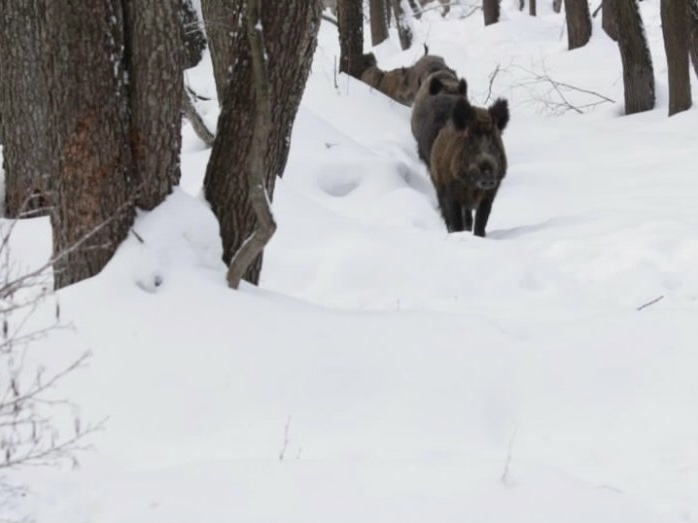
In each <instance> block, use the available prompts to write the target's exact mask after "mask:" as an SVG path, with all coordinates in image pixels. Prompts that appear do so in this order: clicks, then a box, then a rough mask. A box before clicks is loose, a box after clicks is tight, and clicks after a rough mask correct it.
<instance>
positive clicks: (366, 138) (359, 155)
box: [2, 0, 698, 523]
mask: <svg viewBox="0 0 698 523" xmlns="http://www.w3.org/2000/svg"><path fill="white" fill-rule="evenodd" d="M516 3H518V2H514V1H513V0H505V1H504V2H503V14H502V19H503V20H502V21H501V22H500V23H499V24H496V25H493V26H489V27H487V28H485V27H484V26H483V23H482V15H481V13H480V12H476V13H475V14H474V15H473V16H470V17H467V18H464V19H461V18H460V17H459V14H462V13H465V12H468V11H469V10H468V9H465V8H462V9H460V8H454V9H453V11H452V13H451V15H450V16H449V17H448V18H447V19H446V20H442V19H441V17H440V16H439V15H438V13H437V12H436V11H430V12H429V13H427V15H426V16H425V17H424V18H423V19H422V20H419V21H415V30H416V41H415V45H414V47H413V48H412V49H410V50H408V51H405V52H401V51H400V50H399V46H398V40H397V35H395V34H393V35H392V37H391V40H389V41H388V42H386V43H385V44H383V45H382V46H381V47H380V48H378V49H375V50H374V52H375V53H376V55H377V56H378V58H379V62H380V65H381V66H383V67H384V68H387V69H389V68H392V67H396V66H399V65H409V64H411V63H412V62H413V61H414V60H415V59H416V58H417V57H418V56H419V55H420V54H421V52H422V47H421V44H422V43H423V42H426V43H428V45H429V47H430V50H431V52H432V53H435V54H441V55H443V56H444V58H445V59H446V61H447V63H448V64H449V65H450V66H451V67H453V68H454V69H456V70H457V71H458V72H459V73H460V74H461V75H463V76H464V77H466V78H467V80H468V84H469V93H470V96H471V98H472V100H474V101H475V102H477V103H484V102H485V101H486V100H488V93H489V99H490V100H491V98H492V97H497V96H504V97H507V98H508V99H509V101H510V104H511V122H510V124H509V127H508V128H507V130H506V131H505V145H506V148H507V153H508V157H509V165H510V167H509V172H508V175H507V178H506V179H505V181H504V183H503V186H502V189H501V190H500V192H499V195H498V197H497V200H496V202H495V204H494V208H493V212H492V216H491V219H490V223H489V226H488V233H489V234H488V237H487V238H486V239H482V238H476V237H474V236H472V235H471V234H469V233H458V234H450V235H449V234H447V233H446V230H445V227H444V225H443V223H442V221H441V218H440V215H439V213H438V210H437V209H436V199H435V194H434V191H433V189H432V187H431V184H430V181H429V178H428V174H427V172H426V169H425V168H424V167H423V166H422V165H421V164H420V162H419V161H418V159H417V155H416V147H415V144H414V141H413V138H412V135H411V133H410V127H409V109H408V108H405V107H403V106H401V105H398V104H397V103H395V102H393V101H391V100H389V99H388V98H386V97H384V96H383V95H382V94H380V93H378V92H377V91H373V90H371V89H370V88H368V87H367V86H366V85H364V84H362V83H360V82H357V81H354V80H352V79H350V78H348V77H346V76H343V75H340V76H339V77H338V78H337V80H338V87H335V85H334V77H335V75H334V71H333V67H334V63H335V59H336V57H337V55H338V42H337V34H336V30H335V28H334V26H332V25H330V24H327V23H323V26H322V28H321V33H320V40H319V46H318V50H317V53H316V56H315V61H314V64H313V71H312V74H311V77H310V80H309V82H308V86H307V89H306V93H305V96H304V99H303V102H302V105H301V109H300V111H299V114H298V118H297V120H296V126H295V130H294V134H293V139H292V148H291V154H290V158H289V162H288V166H287V169H286V172H285V174H284V177H283V179H282V180H280V181H279V183H278V185H277V189H276V193H275V198H274V212H275V215H276V218H277V221H278V224H279V228H278V232H277V234H276V236H275V237H274V239H273V241H272V243H271V244H270V245H269V247H268V249H267V251H266V253H265V265H264V271H263V275H262V282H261V286H260V288H255V287H251V286H249V285H247V286H244V287H243V289H242V290H241V291H240V292H233V291H231V290H229V289H228V288H227V287H226V284H225V277H224V276H225V267H224V266H223V264H222V262H221V261H220V253H221V247H220V241H219V238H218V230H217V224H216V221H215V218H214V217H213V215H212V214H211V212H210V211H209V209H208V207H207V206H206V204H205V202H204V200H203V198H202V196H201V193H200V190H201V181H202V178H203V174H204V170H205V165H206V161H207V158H208V151H207V150H205V149H204V148H203V146H202V144H201V143H200V142H199V141H198V140H197V139H196V137H195V136H194V134H193V132H192V131H191V129H190V127H189V126H188V124H186V123H185V125H184V129H183V132H184V144H183V155H182V166H183V180H182V183H181V187H180V188H178V189H177V190H176V191H175V192H174V194H173V195H172V196H171V197H170V198H169V199H168V200H167V201H166V202H165V203H164V204H163V205H161V206H160V207H158V208H157V209H156V210H154V211H153V212H150V213H142V214H141V215H139V217H138V219H137V221H136V224H135V226H134V229H135V230H136V231H137V232H138V234H139V235H140V236H141V237H143V239H144V240H145V243H140V242H139V241H137V240H136V239H135V237H131V238H129V239H128V240H127V241H126V242H125V243H124V244H123V245H122V246H121V247H120V249H119V251H118V252H117V254H116V256H115V257H114V259H113V260H112V261H111V263H110V264H109V265H108V266H107V267H106V268H105V270H104V271H103V272H102V273H101V274H100V275H99V276H97V277H95V278H93V279H91V280H89V281H85V282H83V283H80V284H78V285H74V286H72V287H70V288H67V289H65V290H63V291H61V292H60V293H59V296H58V299H59V300H60V304H61V310H62V314H63V317H64V318H66V319H68V320H70V321H71V322H72V323H73V325H74V327H75V328H74V330H72V331H59V332H56V333H54V334H53V335H52V336H51V337H50V338H49V340H47V341H46V342H43V343H44V344H43V345H39V346H37V347H36V348H35V349H33V350H36V351H38V352H39V353H41V351H44V352H51V354H52V356H51V358H53V355H57V356H56V359H63V360H65V359H66V358H68V359H69V357H70V356H68V355H73V354H79V353H81V352H82V351H83V350H85V349H90V350H91V351H92V357H91V359H90V361H89V365H88V366H87V367H86V368H84V369H81V370H79V371H77V372H74V373H72V375H71V376H70V377H69V378H66V379H65V380H64V382H63V383H62V387H61V389H60V393H61V394H63V395H64V396H65V397H68V398H70V399H72V400H73V401H74V402H75V403H76V404H78V405H79V406H80V416H81V419H83V420H86V421H90V420H92V421H98V420H100V419H103V418H105V417H108V419H107V420H106V422H105V426H104V429H103V430H101V431H100V432H98V433H97V434H95V435H93V436H92V437H91V438H90V441H91V443H92V444H93V449H92V450H91V451H86V452H83V453H81V454H80V455H79V458H80V464H81V466H80V467H79V468H78V469H76V470H72V469H65V468H63V469H57V470H56V469H31V470H25V471H22V472H21V473H19V474H13V478H12V479H14V480H15V481H19V482H21V481H24V482H26V483H27V484H28V485H29V486H30V488H31V493H30V495H28V496H26V497H24V498H21V499H18V500H15V502H14V503H12V504H11V505H8V506H6V507H5V513H4V514H2V515H3V516H6V517H9V518H18V517H20V516H25V515H28V516H29V517H30V518H31V519H34V520H36V521H38V522H62V521H71V522H96V521H99V522H125V521H129V522H145V521H167V522H179V521H182V522H193V521H206V522H214V521H216V522H218V521H221V522H222V521H228V522H265V523H266V522H279V523H283V522H292V521H293V522H298V521H307V522H318V523H329V522H360V521H375V522H385V523H391V522H400V523H407V522H413V521H414V522H424V521H432V522H434V523H446V522H463V521H468V522H470V521H472V522H478V523H485V522H490V523H519V522H520V523H559V522H566V523H572V522H579V523H590V522H594V523H623V522H628V523H631V522H632V523H644V522H648V523H649V522H651V523H660V522H661V523H667V522H698V379H697V378H696V375H697V373H698V370H697V369H698V205H696V204H695V196H694V195H698V177H697V176H696V168H695V160H696V158H698V141H696V135H697V134H696V133H697V131H698V112H697V111H696V110H695V109H693V110H690V111H687V112H685V113H682V114H679V115H677V116H674V117H672V118H667V116H666V114H667V100H666V94H665V93H666V92H667V89H666V59H665V57H664V51H663V44H662V36H661V30H660V23H659V1H658V0H646V1H644V2H642V3H641V6H642V9H643V16H644V18H645V23H646V26H647V33H648V37H649V39H650V44H651V46H652V52H653V56H654V67H655V74H656V79H657V93H658V102H657V108H656V109H655V110H654V111H651V112H648V113H644V114H640V115H635V116H629V117H621V116H620V114H621V113H622V99H623V87H622V78H621V77H622V74H621V68H620V56H619V53H618V50H617V48H616V44H615V43H614V42H612V41H611V40H609V39H608V38H607V37H606V35H605V34H604V33H603V32H602V30H601V27H600V20H598V19H595V20H594V35H593V37H592V40H591V42H590V44H589V45H587V46H586V47H584V48H582V49H579V50H576V51H572V52H570V51H567V49H566V47H567V46H566V34H565V33H564V15H563V14H554V13H552V12H551V11H549V7H548V6H547V5H540V6H539V10H540V11H541V13H540V16H538V17H535V18H532V17H529V16H527V15H526V14H524V13H520V12H518V11H517V10H516V5H515V4H516ZM594 7H596V6H595V5H592V8H594ZM367 35H368V32H367ZM498 66H499V72H498V73H497V74H496V75H494V78H493V80H492V81H490V79H491V77H492V74H493V71H495V70H496V69H497V67H498ZM541 75H542V76H546V75H547V76H548V77H549V78H551V79H553V80H554V81H556V82H558V83H565V84H569V85H573V86H575V87H577V88H579V89H584V90H587V91H592V92H594V93H598V94H599V95H603V96H604V97H607V98H610V99H613V100H615V103H613V102H607V103H603V104H600V105H597V106H595V107H594V108H589V111H588V112H585V114H577V113H576V112H575V111H574V110H568V111H564V110H563V107H562V105H561V104H562V103H567V102H568V103H569V104H570V105H573V106H576V107H582V106H585V105H587V104H595V103H596V102H598V101H599V100H600V98H599V97H598V96H597V95H595V94H590V93H585V92H582V91H579V90H576V91H570V90H565V88H564V86H563V87H561V89H562V93H563V95H564V96H565V99H566V100H567V102H564V100H563V99H562V98H560V97H559V95H558V94H557V93H556V91H554V90H551V84H550V83H549V82H546V81H541V80H540V79H539V78H538V79H537V77H539V76H541ZM187 76H188V81H189V82H190V84H191V85H192V86H193V87H194V88H195V89H196V90H197V91H199V92H201V93H202V94H207V95H215V88H214V85H213V79H212V75H211V69H210V62H209V61H208V60H205V61H204V63H202V64H201V65H200V66H199V67H198V68H197V69H195V70H192V71H189V72H188V74H187ZM694 80H695V77H694ZM694 98H696V99H698V90H694ZM200 110H201V111H202V112H204V113H205V114H204V116H205V118H206V119H207V121H208V122H209V123H210V124H211V126H215V119H216V116H217V109H216V104H215V101H213V102H210V103H208V104H206V105H204V104H202V105H201V106H200ZM49 248H50V229H49V225H48V221H47V220H46V219H39V220H32V221H29V222H23V223H21V224H20V225H19V226H18V228H17V231H16V234H15V237H14V238H13V251H12V252H13V253H14V254H15V256H17V257H19V258H20V259H23V260H26V261H27V262H31V261H37V262H38V261H41V260H43V259H45V257H46V256H47V254H48V252H49ZM156 279H158V280H161V281H162V284H161V285H155V284H154V282H155V280H156ZM660 296H661V297H662V299H661V301H658V302H657V303H655V304H653V305H651V306H649V307H646V308H643V309H642V310H638V309H639V308H641V306H642V305H643V304H646V303H648V302H650V301H652V300H654V299H656V298H658V297H660ZM58 356H60V357H58Z"/></svg>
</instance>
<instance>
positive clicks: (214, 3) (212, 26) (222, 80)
mask: <svg viewBox="0 0 698 523" xmlns="http://www.w3.org/2000/svg"><path fill="white" fill-rule="evenodd" d="M201 10H202V12H203V16H204V27H205V28H206V35H207V36H208V49H209V51H210V53H211V62H212V63H213V76H214V78H215V81H216V93H218V105H222V104H223V99H224V98H225V90H226V88H227V86H228V81H229V80H230V64H232V63H233V56H234V55H233V38H234V36H235V35H236V34H237V31H236V30H235V29H236V27H237V26H236V25H235V23H236V21H237V18H236V17H235V13H236V11H235V8H234V6H233V2H232V0H201ZM243 32H244V31H243Z"/></svg>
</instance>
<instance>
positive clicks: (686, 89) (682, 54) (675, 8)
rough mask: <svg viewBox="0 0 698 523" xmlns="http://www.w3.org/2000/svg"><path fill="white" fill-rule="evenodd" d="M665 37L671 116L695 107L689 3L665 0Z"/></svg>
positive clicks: (684, 0) (662, 4)
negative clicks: (692, 101) (690, 48)
mask: <svg viewBox="0 0 698 523" xmlns="http://www.w3.org/2000/svg"><path fill="white" fill-rule="evenodd" d="M660 12H661V17H662V34H663V35H664V49H665V50H666V58H667V74H668V76H669V116H671V115H673V114H676V113H679V112H681V111H685V110H686V109H688V108H689V107H691V77H690V76H689V64H688V62H689V57H688V55H689V52H688V46H689V39H688V37H689V33H688V32H689V27H688V18H687V15H688V14H689V13H690V11H689V4H688V2H687V1H686V0H670V1H668V0H661V4H660Z"/></svg>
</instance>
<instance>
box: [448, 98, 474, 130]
mask: <svg viewBox="0 0 698 523" xmlns="http://www.w3.org/2000/svg"><path fill="white" fill-rule="evenodd" d="M451 118H452V120H453V126H454V127H455V128H456V129H458V130H459V131H462V130H463V129H465V128H466V127H468V123H469V122H470V121H471V120H472V119H473V118H475V109H473V106H472V105H470V102H469V101H468V99H467V98H459V99H458V101H457V102H456V105H454V106H453V113H452V115H451Z"/></svg>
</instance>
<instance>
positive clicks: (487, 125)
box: [430, 97, 509, 237]
mask: <svg viewBox="0 0 698 523" xmlns="http://www.w3.org/2000/svg"><path fill="white" fill-rule="evenodd" d="M508 122H509V106H508V103H507V101H506V100H504V99H501V98H500V99H498V100H497V101H495V102H494V103H493V104H492V105H491V106H490V107H488V108H486V109H485V108H483V107H473V106H472V105H470V102H468V100H467V99H466V98H465V97H461V98H459V99H458V100H456V102H455V103H454V104H453V107H452V110H451V115H450V121H449V122H448V123H447V124H446V125H444V127H443V128H442V129H441V130H440V132H439V134H438V136H437V137H436V140H435V141H434V144H433V147H432V150H431V167H430V174H431V180H432V182H433V183H434V187H435V188H436V194H437V197H438V200H439V207H440V208H441V215H442V216H443V219H444V221H445V222H446V227H447V228H448V231H449V232H456V231H463V230H468V231H470V230H473V216H472V211H473V210H475V211H476V212H475V230H474V233H475V235H476V236H483V237H484V236H485V227H486V226H487V220H488V219H489V216H490V211H491V210H492V203H493V202H494V199H495V197H496V196H497V191H498V190H499V185H500V183H501V181H502V179H503V178H504V176H505V174H506V171H507V157H506V153H505V151H504V143H503V142H502V131H503V130H504V128H505V127H506V125H507V123H508Z"/></svg>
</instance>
